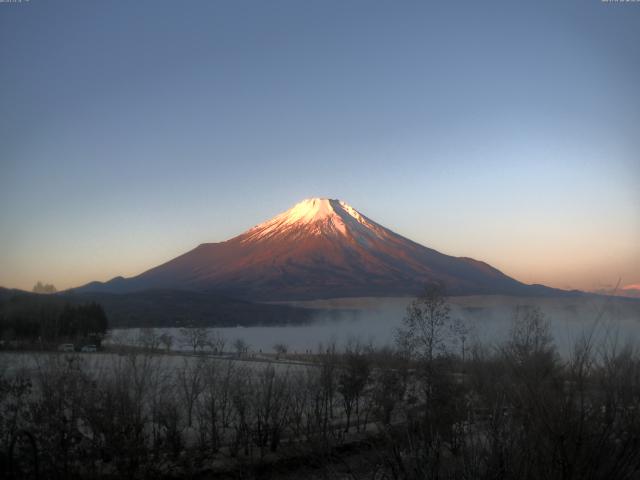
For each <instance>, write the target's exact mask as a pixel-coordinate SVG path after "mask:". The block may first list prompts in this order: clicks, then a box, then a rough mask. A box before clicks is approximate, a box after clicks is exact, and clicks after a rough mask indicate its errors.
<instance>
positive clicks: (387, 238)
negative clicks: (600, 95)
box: [87, 198, 545, 301]
mask: <svg viewBox="0 0 640 480" xmlns="http://www.w3.org/2000/svg"><path fill="white" fill-rule="evenodd" d="M433 281H437V282H441V283H443V284H444V285H445V286H446V288H447V289H448V291H449V292H450V293H452V294H458V295H471V294H487V293H490V294H528V293H529V292H530V294H539V293H540V292H542V293H544V292H545V289H544V287H541V288H542V290H541V289H540V288H537V287H531V286H526V285H523V284H522V283H520V282H518V281H516V280H514V279H513V278H510V277H508V276H506V275H505V274H503V273H502V272H500V271H499V270H496V269H495V268H493V267H491V266H490V265H487V264H486V263H483V262H479V261H477V260H473V259H470V258H465V257H452V256H449V255H444V254H442V253H440V252H437V251H436V250H433V249H430V248H427V247H425V246H422V245H420V244H418V243H415V242H412V241H411V240H409V239H407V238H405V237H402V236H401V235H398V234H397V233H394V232H393V231H391V230H389V229H387V228H385V227H383V226H382V225H380V224H378V223H376V222H374V221H373V220H371V219H370V218H368V217H366V216H364V215H362V214H361V213H360V212H358V211H357V210H356V209H354V208H353V207H351V206H350V205H348V204H347V203H345V202H342V201H340V200H335V199H328V198H309V199H306V200H303V201H302V202H300V203H297V204H296V205H294V206H293V207H292V208H290V209H289V210H287V211H285V212H283V213H281V214H280V215H277V216H275V217H273V218H272V219H271V220H267V221H266V222H264V223H261V224H259V225H257V226H255V227H253V228H252V229H250V230H248V231H246V232H244V233H242V234H240V235H238V236H236V237H233V238H231V239H229V240H226V241H224V242H219V243H203V244H201V245H199V246H198V247H196V248H194V249H193V250H191V251H189V252H187V253H185V254H183V255H180V256H179V257H176V258H174V259H172V260H169V261H168V262H166V263H164V264H162V265H158V266H157V267H155V268H152V269H150V270H147V271H146V272H143V273H141V274H140V275H138V276H136V277H133V278H130V279H120V280H119V281H114V282H107V283H106V284H104V285H102V286H99V285H91V286H90V287H87V289H89V288H90V289H93V290H95V289H97V288H102V289H103V290H104V291H111V292H126V291H135V290H143V289H150V288H179V289H183V290H195V291H201V292H217V293H223V294H225V295H229V296H231V297H238V298H242V299H250V300H264V301H276V300H300V299H317V298H332V297H345V296H396V295H414V294H416V293H418V292H419V291H420V289H421V288H422V287H423V286H424V285H425V284H426V283H429V282H433Z"/></svg>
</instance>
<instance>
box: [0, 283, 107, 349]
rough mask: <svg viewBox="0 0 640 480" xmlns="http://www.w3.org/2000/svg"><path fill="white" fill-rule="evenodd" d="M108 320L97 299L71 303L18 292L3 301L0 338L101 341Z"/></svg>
mask: <svg viewBox="0 0 640 480" xmlns="http://www.w3.org/2000/svg"><path fill="white" fill-rule="evenodd" d="M107 329H108V319H107V316H106V314H105V312H104V309H103V308H102V306H101V305H99V304H98V303H95V302H88V303H81V304H70V303H68V302H66V301H64V300H63V299H59V298H56V297H55V296H52V295H32V294H22V295H15V296H13V297H11V298H9V299H7V300H6V301H5V302H3V303H0V339H2V340H3V341H4V342H5V344H6V343H7V342H15V343H16V344H20V343H31V344H33V343H36V342H38V343H42V344H55V343H57V342H61V341H66V340H69V341H73V340H75V339H85V340H87V341H89V340H90V341H93V342H94V343H97V344H99V343H100V340H101V339H102V337H104V335H105V334H106V332H107Z"/></svg>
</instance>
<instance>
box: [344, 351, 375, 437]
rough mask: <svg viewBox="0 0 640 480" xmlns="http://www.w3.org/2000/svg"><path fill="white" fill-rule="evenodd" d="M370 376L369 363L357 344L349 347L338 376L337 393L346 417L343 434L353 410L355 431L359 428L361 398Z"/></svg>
mask: <svg viewBox="0 0 640 480" xmlns="http://www.w3.org/2000/svg"><path fill="white" fill-rule="evenodd" d="M370 374H371V365H370V361H369V359H368V358H367V356H366V355H365V353H364V352H363V351H362V349H361V347H360V345H359V344H357V343H356V344H355V345H350V346H348V347H347V351H346V353H345V362H344V366H343V367H342V368H341V370H340V373H339V375H338V387H337V388H338V392H339V393H340V395H341V396H342V403H343V407H344V412H345V415H346V417H347V424H346V426H345V432H349V427H350V426H351V414H352V412H353V410H354V409H355V413H356V430H359V428H360V403H361V396H362V394H363V392H364V390H365V387H366V386H367V383H368V382H369V377H370Z"/></svg>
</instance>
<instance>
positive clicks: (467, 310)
mask: <svg viewBox="0 0 640 480" xmlns="http://www.w3.org/2000/svg"><path fill="white" fill-rule="evenodd" d="M410 301H411V299H407V298H387V299H372V298H352V299H336V300H321V301H313V302H299V303H298V305H301V306H309V307H314V308H322V309H333V310H335V309H351V310H352V311H353V312H354V313H349V314H345V315H344V317H343V318H342V319H339V320H336V319H335V316H334V315H332V319H329V315H327V317H326V318H323V317H322V316H320V317H319V318H318V319H317V320H316V321H315V322H314V323H312V324H308V325H296V326H272V327H265V326H257V327H246V328H215V329H210V333H212V334H213V333H214V332H219V333H220V334H222V335H223V336H224V338H225V339H226V341H227V346H226V349H232V344H233V342H235V341H236V340H238V339H242V340H244V341H245V342H246V343H247V344H248V345H249V346H250V351H252V352H255V353H257V354H259V353H260V352H261V351H262V352H264V353H267V352H273V346H274V344H276V343H282V344H286V345H287V346H288V347H289V351H290V352H292V353H293V352H297V353H304V352H306V351H313V352H315V351H318V349H320V348H326V346H327V345H328V344H331V343H333V342H335V343H336V345H337V347H338V348H341V347H343V346H344V345H345V344H346V343H347V342H349V341H352V340H354V339H355V340H359V341H360V342H365V343H369V342H370V343H372V344H373V345H375V346H378V347H381V346H385V345H391V344H393V342H394V333H395V331H396V329H397V327H398V326H399V325H400V324H401V321H402V318H403V316H404V312H405V309H406V306H407V305H408V303H409V302H410ZM450 303H451V317H452V318H461V319H463V320H464V321H465V322H466V323H467V324H468V325H469V326H470V327H471V334H470V337H471V339H472V340H477V341H480V342H482V343H485V344H493V343H499V342H501V341H502V340H503V339H504V338H505V337H506V335H507V334H508V332H509V328H510V325H511V320H512V317H513V313H514V309H515V308H516V306H518V305H527V306H538V307H539V308H540V309H541V310H542V312H543V313H544V315H545V317H546V318H547V319H548V320H549V322H550V325H551V330H552V333H553V335H554V339H555V342H556V345H557V346H558V349H559V350H560V352H561V353H565V354H566V353H568V352H569V351H570V350H571V348H572V346H573V345H574V343H575V341H576V340H578V339H579V338H580V337H581V336H582V335H591V334H593V337H594V340H607V341H618V342H636V341H638V340H640V301H637V300H629V299H609V300H607V299H605V298H598V297H587V298H581V297H569V298H518V297H502V296H470V297H453V298H451V299H450ZM165 332H166V333H168V334H170V335H171V336H172V337H173V338H174V342H173V346H172V348H173V349H175V350H187V349H188V348H189V347H188V346H187V345H186V344H185V343H184V342H183V339H182V335H181V332H180V329H177V328H166V329H156V333H157V334H162V333H165ZM139 335H140V330H139V329H116V330H113V331H112V332H111V335H110V338H109V340H108V341H109V342H111V343H114V344H128V345H134V344H136V342H137V339H138V338H139Z"/></svg>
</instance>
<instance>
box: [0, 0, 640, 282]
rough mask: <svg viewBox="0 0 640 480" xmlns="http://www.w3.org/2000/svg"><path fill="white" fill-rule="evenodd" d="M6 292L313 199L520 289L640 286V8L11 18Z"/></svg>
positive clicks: (163, 249)
mask: <svg viewBox="0 0 640 480" xmlns="http://www.w3.org/2000/svg"><path fill="white" fill-rule="evenodd" d="M0 65H2V67H1V68H0V84H1V85H2V88H1V89H0V109H1V110H0V111H2V112H3V115H1V116H0V202H1V205H2V208H0V246H1V248H0V285H4V286H7V287H17V288H24V289H29V290H30V289H31V287H32V286H33V285H34V284H35V283H36V281H38V280H41V281H43V282H47V283H53V284H55V285H56V286H57V287H58V288H59V289H64V288H68V287H72V286H78V285H81V284H83V283H86V282H89V281H92V280H103V281H104V280H107V279H110V278H112V277H115V276H118V275H123V276H132V275H135V274H138V273H140V272H142V271H144V270H146V269H148V268H150V267H153V266H155V265H158V264H160V263H162V262H164V261H166V260H169V259H171V258H173V257H175V256H177V255H179V254H181V253H184V252H186V251H187V250H190V249H191V248H193V247H195V246H196V245H198V244H200V243H206V242H217V241H223V240H226V239H229V238H231V237H234V236H236V235H238V234H240V233H242V232H244V231H246V230H248V229H249V228H250V227H252V226H254V225H257V224H259V223H262V222H264V221H266V220H268V219H270V218H272V217H274V216H275V215H277V214H279V213H281V212H283V211H285V210H287V209H289V208H291V207H292V206H293V205H294V204H296V203H298V202H299V201H300V200H302V199H304V198H309V197H316V196H318V197H328V198H337V199H340V200H343V201H345V202H347V203H348V204H349V205H352V206H353V208H355V209H357V210H358V211H359V212H361V213H362V214H364V215H366V216H367V217H369V218H370V219H372V220H374V221H376V222H378V223H380V224H381V225H383V226H385V227H387V228H389V229H391V230H393V231H394V232H396V233H398V234H400V235H403V236H405V237H407V238H409V239H411V240H414V241H416V242H418V243H421V244H423V245H425V246H428V247H431V248H434V249H436V250H439V251H441V252H442V253H446V254H449V255H455V256H468V257H472V258H475V259H477V260H481V261H484V262H487V263H489V264H491V265H493V266H495V267H496V268H499V269H500V270H502V271H503V272H504V273H506V274H507V275H509V276H512V277H514V278H516V279H518V280H520V281H523V282H526V283H540V284H545V285H548V286H552V287H558V288H579V289H585V290H597V289H601V288H607V287H610V286H613V285H615V283H616V282H617V280H618V278H620V279H621V281H622V285H623V286H625V285H634V284H635V285H640V188H638V185H640V158H639V157H638V152H640V135H638V134H637V128H638V125H640V93H639V92H638V85H640V4H616V3H606V2H600V1H593V2H584V1H568V2H562V3H558V2H553V1H540V2H530V3H528V4H526V5H525V4H522V3H519V4H517V5H516V4H515V3H513V2H507V1H498V2H493V3H490V4H488V3H480V2H455V3H451V4H443V3H436V4H426V3H425V2H406V3H402V4H398V3H397V2H377V3H375V4H373V3H371V2H363V1H354V2H337V1H336V2H334V1H329V2H317V3H307V2H294V1H276V2H267V3H265V2H245V3H238V2H225V1H222V2H206V1H204V0H202V1H201V0H195V1H192V2H188V3H175V2H155V1H150V0H140V1H136V2H130V3H114V2H109V3H108V4H107V3H99V2H86V1H80V0H71V1H66V2H61V1H48V2H44V1H42V0H31V1H29V2H22V3H5V4H0Z"/></svg>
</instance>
